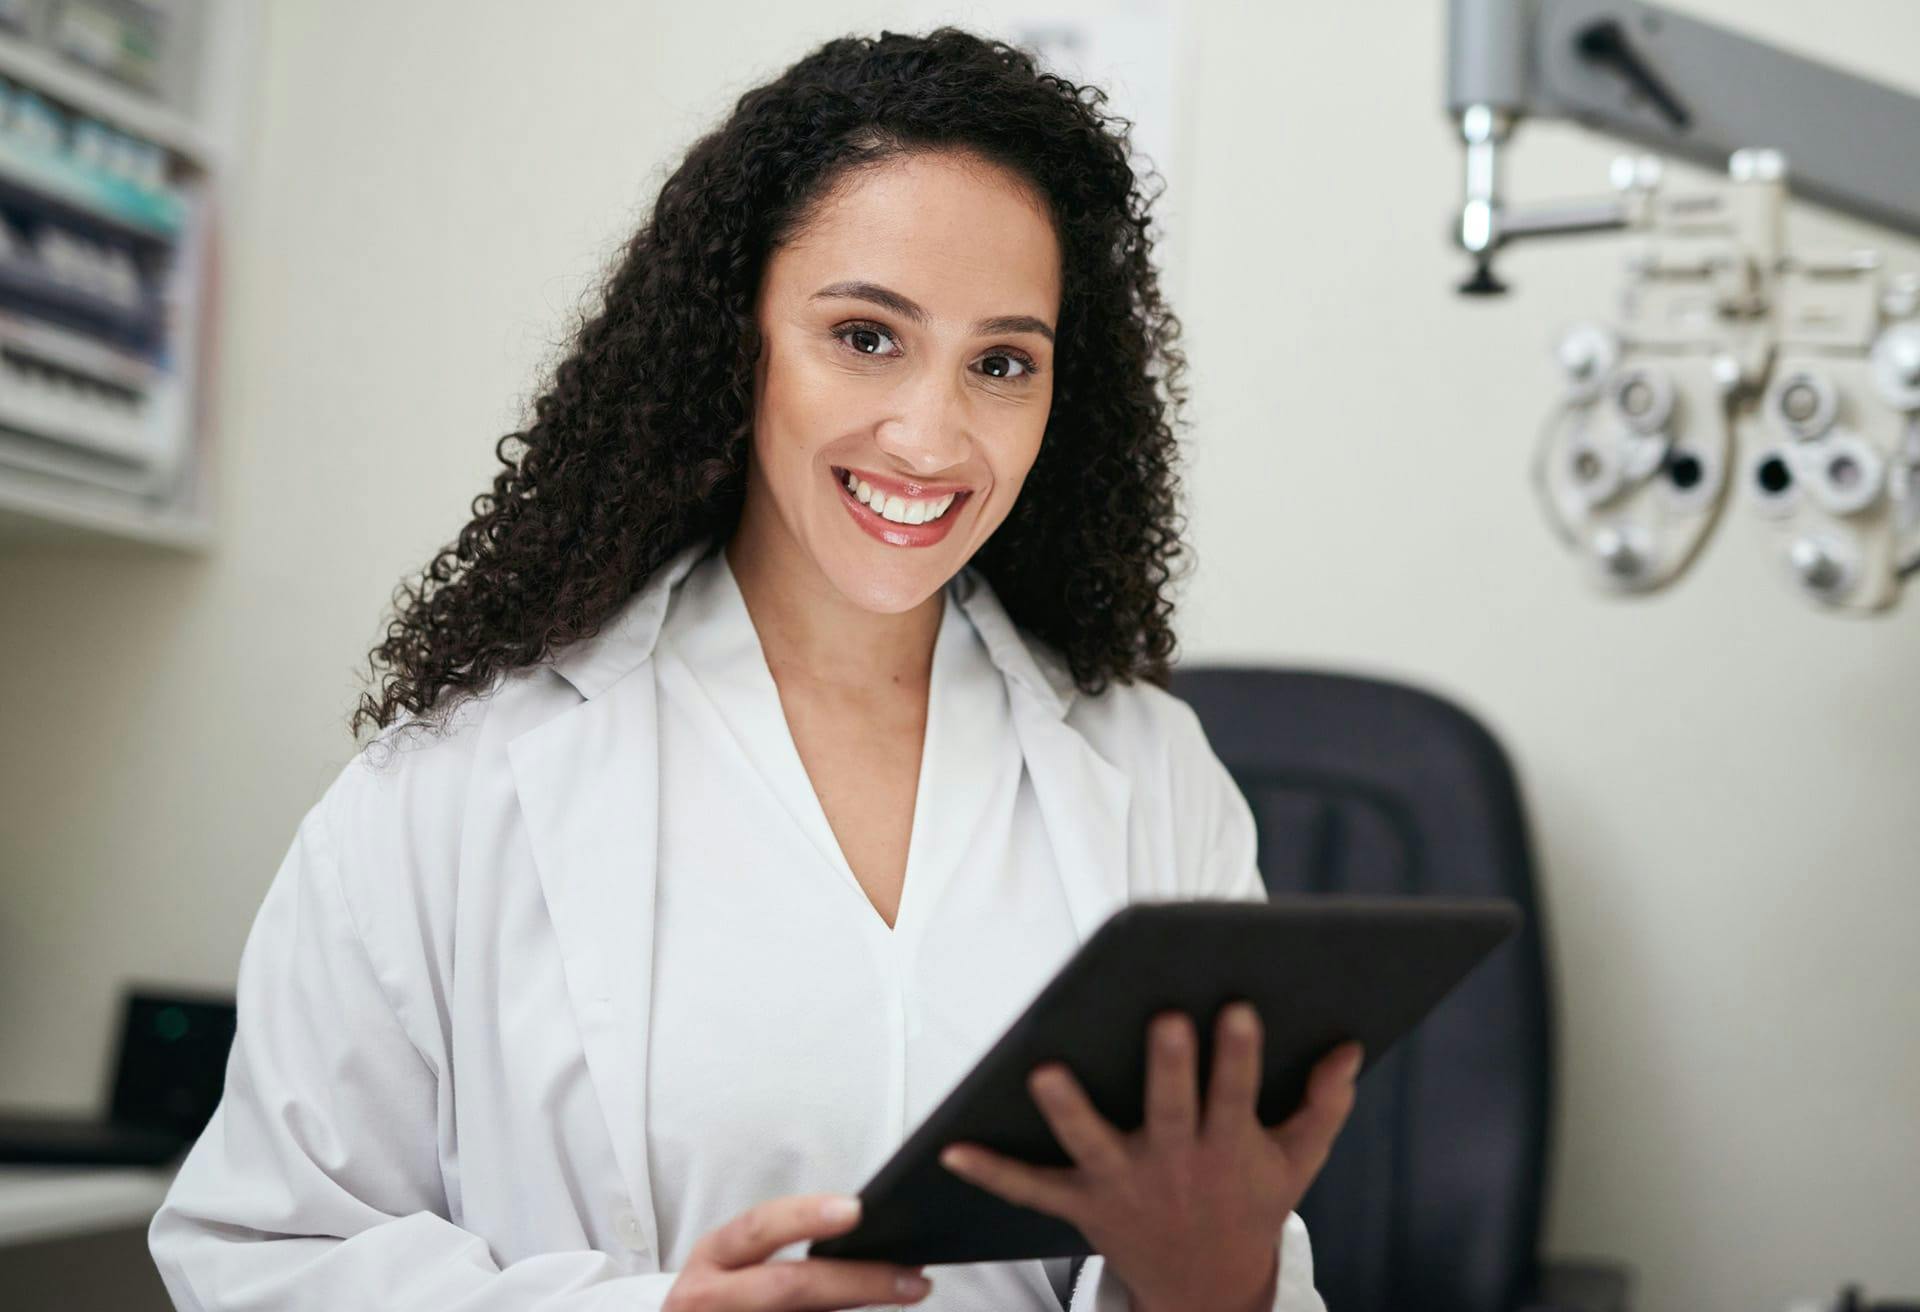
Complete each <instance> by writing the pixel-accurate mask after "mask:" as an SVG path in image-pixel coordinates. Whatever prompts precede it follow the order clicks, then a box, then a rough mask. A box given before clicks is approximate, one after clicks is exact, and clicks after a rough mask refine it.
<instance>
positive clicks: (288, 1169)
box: [148, 799, 675, 1312]
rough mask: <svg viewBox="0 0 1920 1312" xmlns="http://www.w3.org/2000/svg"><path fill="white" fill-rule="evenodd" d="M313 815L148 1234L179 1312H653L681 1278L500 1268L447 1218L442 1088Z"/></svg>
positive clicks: (250, 943) (598, 1265) (265, 905)
mask: <svg viewBox="0 0 1920 1312" xmlns="http://www.w3.org/2000/svg"><path fill="white" fill-rule="evenodd" d="M325 805H326V801H325V799H323V800H322V802H321V804H320V805H317V806H316V807H314V809H313V810H311V811H309V812H308V814H307V816H306V818H305V819H304V820H303V821H302V822H301V825H300V827H299V829H298V831H297V832H296V834H295V837H294V840H293V843H292V846H291V847H290V849H289V850H288V852H287V854H286V857H285V859H284V861H283V862H282V863H281V866H280V869H279V871H278V872H277V873H276V874H275V876H274V879H273V881H272V883H271V885H270V886H269V888H268V890H267V893H266V896H265V898H264V900H263V901H262V903H261V906H260V908H259V911H258V913H257V915H256V916H255V919H254V923H253V927H252V930H251V932H250V933H249V935H248V938H247V941H246V945H245V947H244V948H243V950H242V952H241V958H240V971H239V983H238V990H237V998H238V1007H239V1025H238V1030H237V1032H236V1035H235V1038H234V1043H233V1049H232V1053H231V1055H230V1057H229V1058H228V1063H227V1072H226V1088H225V1093H224V1095H223V1096H222V1098H221V1101H220V1103H219V1106H218V1107H217V1109H216V1110H215V1112H214V1115H213V1119H212V1120H211V1121H210V1122H209V1123H208V1125H207V1127H206V1129H205V1131H204V1132H203V1133H202V1134H201V1136H200V1137H199V1139H198V1140H196V1141H195V1143H194V1145H193V1147H192V1149H191V1151H190V1152H189V1153H188V1155H187V1157H186V1159H185V1161H184V1162H183V1163H182V1164H181V1168H180V1171H179V1173H178V1175H177V1176H176V1177H175V1179H174V1181H173V1184H172V1186H171V1188H170V1189H169V1191H168V1193H167V1197H166V1199H165V1201H164V1203H163V1204H162V1206H161V1207H160V1210H159V1211H158V1212H157V1213H156V1214H155V1216H154V1218H153V1221H152V1224H151V1225H150V1227H149V1229H148V1245H149V1248H150V1250H151V1252H152V1254H153V1259H154V1262H155V1265H156V1266H157V1267H158V1268H159V1271H160V1275H161V1278H162V1280H163V1282H164V1283H165V1285H166V1287H167V1292H168V1294H169V1295H170V1296H171V1297H172V1299H173V1301H174V1303H175V1305H176V1306H177V1307H179V1308H181V1309H184V1310H186V1312H241V1310H242V1309H247V1310H249V1312H251V1310H254V1309H258V1310H259V1312H267V1310H268V1309H272V1310H273V1312H301V1310H305V1309H312V1312H322V1310H323V1309H324V1310H325V1312H340V1309H344V1308H354V1309H363V1310H365V1312H375V1310H380V1309H385V1310H390V1312H400V1310H401V1309H407V1310H408V1312H413V1310H416V1309H417V1310H418V1312H428V1310H429V1309H431V1310H432V1312H508V1310H509V1309H513V1310H514V1312H529V1310H537V1312H598V1310H600V1309H605V1310H607V1312H611V1310H612V1309H614V1308H620V1309H625V1310H626V1312H643V1310H644V1309H653V1308H658V1307H659V1305H660V1303H661V1302H662V1301H663V1300H664V1299H665V1297H666V1294H667V1290H668V1288H669V1287H670V1286H671V1285H672V1283H673V1279H674V1275H675V1273H673V1272H666V1273H660V1274H627V1273H626V1272H624V1271H623V1269H622V1268H621V1267H620V1266H619V1265H618V1263H617V1262H616V1260H615V1259H614V1258H613V1257H611V1256H610V1255H608V1254H606V1253H602V1252H597V1251H592V1250H585V1249H583V1250H581V1251H577V1252H553V1253H543V1254H539V1255H536V1256H532V1257H526V1258H522V1259H521V1260H519V1261H516V1262H512V1263H510V1264H508V1265H507V1266H505V1267H504V1268H503V1267H502V1266H500V1265H499V1264H498V1263H496V1262H495V1260H494V1257H493V1254H492V1253H491V1252H490V1251H489V1249H488V1246H487V1242H486V1240H485V1239H484V1238H483V1237H481V1236H480V1235H477V1234H474V1233H471V1232H469V1231H467V1230H463V1229H461V1228H460V1227H458V1226H456V1225H454V1224H453V1223H452V1222H451V1221H450V1220H449V1219H448V1207H447V1199H446V1194H445V1190H444V1186H443V1181H442V1176H441V1171H440V1163H439V1160H438V1152H437V1147H436V1143H437V1115H436V1103H437V1086H438V1076H437V1074H436V1072H435V1069H434V1067H433V1065H432V1063H430V1062H429V1060H428V1058H427V1057H426V1056H425V1055H423V1053H422V1050H421V1049H420V1047H418V1046H416V1044H415V1043H414V1042H413V1041H412V1040H411V1039H410V1038H409V1036H408V1034H407V1032H406V1030H405V1029H404V1028H403V1026H402V1024H401V1022H400V1020H399V1018H398V1015H397V1014H396V1012H395V1010H394V1007H393V1005H392V1004H391V1002H390V999H389V997H388V996H387V993H386V991H385V989H384V988H383V983H382V980H381V978H380V977H379V975H378V974H377V972H376V971H375V968H374V965H373V962H372V960H371V959H370V958H369V956H368V954H367V950H366V948H365V946H364V943H363V941H362V939H361V937H360V935H359V933H358V931H357V930H356V928H355V925H354V921H353V916H352V913H351V911H350V909H349V907H348V904H347V902H346V901H345V897H344V894H343V892H342V886H341V882H340V879H339V874H338V869H337V865H336V858H335V853H334V849H333V846H332V843H331V841H330V835H329V833H328V829H327V823H326V815H325V812H324V808H325Z"/></svg>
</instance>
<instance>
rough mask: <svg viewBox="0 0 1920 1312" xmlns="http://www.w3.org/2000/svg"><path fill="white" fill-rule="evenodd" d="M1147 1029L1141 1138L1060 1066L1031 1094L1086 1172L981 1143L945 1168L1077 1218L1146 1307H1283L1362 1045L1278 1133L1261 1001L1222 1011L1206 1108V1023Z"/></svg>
mask: <svg viewBox="0 0 1920 1312" xmlns="http://www.w3.org/2000/svg"><path fill="white" fill-rule="evenodd" d="M1147 1034H1148V1055H1147V1088H1146V1116H1145V1119H1144V1122H1143V1124H1142V1125H1141V1127H1140V1128H1139V1129H1138V1130H1137V1131H1135V1132H1133V1133H1131V1134H1125V1133H1122V1132H1121V1131H1120V1130H1118V1129H1116V1128H1115V1127H1114V1126H1113V1124H1112V1123H1111V1122H1109V1121H1108V1120H1107V1119H1106V1118H1105V1117H1103V1116H1102V1115H1100V1113H1099V1111H1098V1110H1097V1109H1096V1108H1095V1107H1094V1105H1093V1103H1092V1102H1091V1101H1090V1100H1089V1099H1088V1098H1087V1095H1086V1093H1085V1092H1084V1091H1083V1090H1082V1089H1081V1088H1080V1084H1079V1081H1077V1080H1075V1079H1074V1078H1073V1076H1072V1074H1071V1073H1070V1072H1069V1071H1068V1070H1067V1068H1066V1067H1065V1066H1064V1065H1062V1064H1061V1063H1059V1062H1049V1063H1047V1064H1045V1065H1042V1066H1037V1067H1035V1068H1034V1070H1033V1072H1032V1074H1031V1075H1030V1076H1029V1078H1028V1081H1027V1087H1028V1089H1029V1090H1030V1091H1031V1092H1032V1094H1033V1099H1034V1102H1035V1103H1036V1104H1037V1105H1038V1106H1039V1108H1040V1114H1041V1115H1042V1116H1044V1117H1045V1118H1046V1121H1047V1124H1048V1126H1050V1127H1051V1128H1052V1130H1053V1133H1054V1137H1055V1138H1056V1139H1058V1140H1059V1141H1060V1146H1061V1147H1062V1148H1064V1149H1065V1150H1066V1151H1067V1154H1068V1156H1069V1157H1071V1158H1072V1159H1073V1162H1074V1165H1072V1166H1066V1167H1038V1166H1031V1165H1028V1164H1027V1163H1025V1162H1020V1161H1017V1160H1015V1159H1013V1158H1010V1157H1004V1156H1002V1155H1000V1154H998V1153H994V1152H989V1151H988V1150H986V1149H984V1148H981V1147H979V1146H978V1145H976V1144H951V1145H949V1146H948V1147H947V1149H946V1150H945V1151H944V1152H943V1153H942V1154H941V1156H940V1161H941V1163H942V1165H944V1166H946V1167H947V1169H948V1170H950V1171H952V1172H954V1174H956V1175H958V1176H960V1177H961V1178H962V1179H964V1180H968V1181H970V1182H971V1183H973V1184H976V1185H978V1186H979V1187H980V1188H982V1189H986V1190H988V1191H989V1192H991V1193H995V1194H998V1195H1000V1196H1001V1197H1002V1198H1005V1199H1007V1200H1009V1201H1010V1202H1015V1203H1019V1204H1021V1205H1023V1206H1026V1207H1031V1208H1033V1209H1034V1210H1036V1211H1041V1212H1046V1213H1049V1214H1050V1215H1053V1216H1057V1217H1060V1218H1062V1219H1063V1220H1065V1221H1068V1222H1070V1223H1071V1224H1072V1225H1073V1226H1074V1227H1076V1228H1077V1229H1078V1230H1079V1231H1080V1233H1081V1234H1083V1235H1085V1236H1086V1237H1087V1240H1088V1242H1089V1243H1091V1244H1092V1245H1093V1247H1094V1249H1095V1250H1096V1251H1097V1252H1099V1253H1101V1254H1102V1255H1104V1257H1105V1258H1106V1262H1107V1265H1108V1266H1109V1267H1111V1268H1112V1269H1113V1271H1114V1273H1115V1274H1116V1275H1118V1276H1119V1277H1120V1278H1121V1279H1122V1280H1123V1281H1124V1282H1125V1283H1126V1286H1127V1289H1128V1291H1129V1292H1130V1293H1131V1294H1132V1296H1133V1307H1134V1309H1135V1312H1172V1310H1174V1309H1178V1310H1179V1312H1196V1310H1197V1309H1205V1310H1206V1312H1216V1310H1217V1312H1258V1310H1260V1309H1265V1308H1269V1307H1271V1306H1272V1304H1273V1298H1274V1290H1275V1282H1276V1281H1277V1280H1278V1278H1279V1268H1278V1264H1277V1262H1276V1260H1275V1255H1276V1250H1277V1245H1278V1242H1279V1238H1280V1230H1281V1227H1282V1226H1284V1225H1285V1224H1286V1220H1287V1214H1288V1213H1289V1212H1291V1211H1293V1210H1294V1208H1295V1206H1296V1205H1297V1204H1298V1203H1299V1201H1300V1199H1301V1197H1302V1195H1304V1194H1305V1193H1306V1191H1307V1186H1308V1185H1310V1184H1312V1183H1313V1178H1314V1176H1316V1175H1318V1174H1319V1172H1320V1167H1321V1165H1322V1164H1323V1163H1325V1161H1326V1160H1327V1153H1328V1151H1329V1150H1330V1149H1331V1148H1332V1147H1333V1140H1334V1136H1335V1135H1337V1134H1339V1132H1340V1127H1341V1126H1342V1125H1344V1124H1345V1123H1346V1119H1347V1114H1348V1112H1350V1111H1351V1110H1352V1108H1353V1096H1354V1091H1353V1081H1354V1077H1355V1076H1356V1075H1357V1074H1358V1073H1359V1069H1360V1058H1361V1052H1360V1045H1359V1044H1358V1043H1355V1042H1348V1043H1343V1044H1341V1045H1340V1046H1339V1047H1337V1048H1335V1049H1333V1051H1331V1052H1330V1053H1328V1054H1327V1055H1326V1056H1324V1057H1322V1058H1321V1059H1320V1061H1319V1063H1318V1064H1316V1065H1315V1066H1314V1068H1313V1072H1312V1074H1311V1075H1310V1076H1309V1077H1308V1080H1307V1094H1306V1099H1305V1100H1304V1101H1303V1102H1302V1103H1301V1104H1300V1107H1299V1109H1298V1110H1297V1111H1295V1112H1294V1113H1293V1115H1291V1116H1289V1117H1288V1118H1287V1119H1286V1120H1285V1121H1283V1122H1281V1123H1280V1124H1279V1125H1277V1126H1273V1127H1271V1128H1269V1127H1267V1126H1263V1125H1261V1124H1260V1119H1259V1114H1258V1111H1257V1110H1256V1103H1257V1099H1258V1097H1259V1093H1260V1047H1261V1026H1260V1018H1259V1015H1258V1014H1257V1013H1256V1012H1255V1010H1254V1008H1253V1006H1252V1005H1251V1004H1250V1003H1246V1002H1236V1003H1233V1004H1231V1005H1229V1006H1227V1007H1224V1008H1222V1009H1221V1012H1220V1017H1219V1021H1218V1024H1217V1026H1216V1028H1215V1031H1214V1036H1215V1037H1214V1060H1213V1074H1212V1078H1211V1079H1210V1080H1209V1081H1208V1083H1207V1096H1206V1105H1205V1108H1204V1109H1203V1108H1202V1107H1201V1106H1200V1098H1199V1095H1198V1092H1197V1089H1196V1063H1195V1060H1194V1052H1195V1046H1196V1045H1195V1040H1194V1030H1193V1022H1192V1021H1191V1020H1189V1019H1188V1018H1187V1016H1186V1014H1185V1013H1183V1012H1166V1013H1163V1014H1161V1015H1159V1016H1156V1017H1155V1018H1154V1021H1153V1023H1152V1024H1151V1025H1150V1026H1149V1027H1148V1030H1147Z"/></svg>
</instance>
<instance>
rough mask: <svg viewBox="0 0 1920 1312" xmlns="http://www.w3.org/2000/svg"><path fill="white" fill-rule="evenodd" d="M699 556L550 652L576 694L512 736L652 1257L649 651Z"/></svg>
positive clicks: (654, 843) (611, 1127) (686, 558)
mask: <svg viewBox="0 0 1920 1312" xmlns="http://www.w3.org/2000/svg"><path fill="white" fill-rule="evenodd" d="M701 554H702V550H701V549H700V548H690V549H688V550H687V551H685V552H683V553H682V554H681V555H679V556H678V557H676V558H674V559H673V560H671V561H670V562H668V564H666V565H665V566H662V567H661V568H660V569H659V570H656V571H655V573H654V575H653V577H652V578H651V579H649V580H648V582H647V583H646V584H645V585H643V587H642V588H641V589H640V590H639V591H638V592H636V593H635V595H634V596H633V597H632V598H631V599H630V600H629V601H628V603H627V604H626V605H625V606H624V607H623V608H622V609H621V610H620V611H619V612H617V613H616V615H615V616H614V617H613V619H612V620H610V621H609V622H608V623H607V624H606V625H604V626H603V627H602V629H601V632H600V633H599V634H598V635H596V636H595V637H593V638H590V639H587V640H585V641H583V642H580V643H576V644H574V645H573V646H572V647H569V648H567V649H565V650H563V651H562V652H561V654H560V655H559V656H558V657H557V658H556V659H555V661H554V662H553V664H554V668H555V669H556V671H557V672H559V673H560V674H561V676H562V677H564V678H565V679H567V681H568V682H569V683H572V684H573V685H574V687H575V688H576V689H578V690H579V692H580V693H581V694H582V695H583V696H584V697H585V699H586V700H584V701H582V702H581V703H580V704H579V705H578V706H575V707H573V708H572V709H570V710H567V711H565V712H563V713H561V714H560V715H557V716H555V717H554V718H553V719H551V720H548V721H546V722H545V723H543V724H540V725H538V726H536V727H534V728H533V729H530V730H528V731H527V732H525V733H523V734H521V735H520V736H518V737H517V738H515V739H513V740H512V741H511V742H510V743H509V744H508V746H507V753H508V757H509V759H510V761H511V763H512V768H513V777H514V787H515V790H516V791H517V793H518V795H519V798H520V804H521V807H522V810H523V813H524V815H525V817H526V824H527V832H528V835H529V840H530V843H531V845H532V848H533V858H534V863H535V865H536V866H537V868H538V871H539V878H540V887H541V891H542V893H543V895H544V897H545V899H546V903H547V911H548V915H549V916H550V918H551V919H552V922H553V928H554V933H555V935H556V936H557V938H558V940H559V943H560V951H561V954H562V957H563V959H564V962H565V971H566V980H567V991H568V994H569V997H570V1000H571V1002H572V1005H573V1010H574V1014H575V1018H576V1022H577V1024H578V1026H579V1030H580V1038H581V1043H582V1045H583V1047H584V1049H585V1053H586V1061H587V1069H588V1071H589V1072H590V1074H591V1075H592V1078H593V1084H594V1088H595V1091H596V1092H597V1094H598V1096H599V1098H600V1102H601V1106H602V1109H603V1111H604V1113H605V1115H606V1119H607V1127H608V1132H609V1135H610V1138H611V1141H612V1144H613V1153H614V1158H615V1161H616V1163H617V1165H618V1166H619V1169H620V1173H621V1176H622V1178H623V1179H624V1180H625V1182H626V1185H627V1188H628V1191H629V1194H630V1195H631V1198H632V1202H633V1205H634V1211H635V1212H636V1214H637V1215H638V1217H639V1219H640V1223H641V1227H642V1233H643V1236H644V1240H645V1245H646V1248H647V1251H648V1253H649V1254H650V1255H651V1256H652V1257H653V1260H654V1262H655V1263H656V1265H657V1263H658V1261H659V1252H660V1248H659V1238H658V1233H657V1229H656V1225H655V1219H654V1215H653V1205H652V1198H653V1194H652V1187H651V1182H650V1180H649V1177H648V1173H647V1152H646V1091H647V1071H646V1056H647V1021H648V1014H649V1006H650V1002H651V988H652V981H653V917H654V886H655V878H654V868H655V858H656V854H657V853H658V851H659V844H658V836H659V814H658V812H659V799H660V788H659V752H658V744H659V736H658V717H657V707H656V706H655V696H654V680H653V676H652V664H651V660H650V658H651V655H652V651H653V643H654V639H655V637H656V636H657V635H658V634H659V631H660V624H661V620H662V619H663V618H664V616H665V614H666V605H667V600H668V595H669V593H670V591H671V589H672V586H673V584H675V583H677V582H678V581H679V580H680V578H681V577H682V576H684V575H685V574H686V572H687V571H688V570H689V569H690V568H692V566H693V564H694V563H695V562H696V561H697V560H698V559H699V557H700V555H701Z"/></svg>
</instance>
